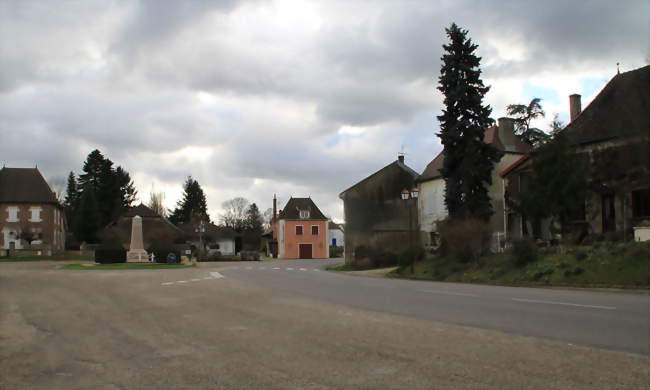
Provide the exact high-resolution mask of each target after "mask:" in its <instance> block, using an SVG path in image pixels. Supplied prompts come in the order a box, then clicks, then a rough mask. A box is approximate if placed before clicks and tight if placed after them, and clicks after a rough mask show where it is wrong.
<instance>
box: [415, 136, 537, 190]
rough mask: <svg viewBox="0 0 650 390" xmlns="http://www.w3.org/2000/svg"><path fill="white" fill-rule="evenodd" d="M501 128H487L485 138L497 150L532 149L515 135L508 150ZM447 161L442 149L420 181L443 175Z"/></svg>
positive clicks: (512, 151) (513, 151)
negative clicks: (500, 135)
mask: <svg viewBox="0 0 650 390" xmlns="http://www.w3.org/2000/svg"><path fill="white" fill-rule="evenodd" d="M498 130H499V128H498V127H497V126H491V127H488V128H487V129H485V136H484V138H483V140H484V141H485V143H487V144H491V145H492V146H494V147H495V148H496V149H497V150H499V151H501V152H511V153H521V154H523V153H526V152H528V151H529V150H530V146H529V145H527V144H525V143H524V142H523V141H521V139H520V138H519V137H517V136H515V139H514V145H512V148H513V149H512V150H506V147H505V146H504V145H503V142H502V140H501V138H500V137H499V131H498ZM444 163H445V155H444V153H443V152H442V151H441V152H440V153H438V155H437V156H436V157H435V158H434V159H433V160H431V162H430V163H429V164H428V165H427V167H426V168H425V169H424V171H423V172H422V174H421V175H420V177H419V178H418V180H417V181H418V182H423V181H428V180H433V179H437V178H439V177H441V176H442V174H441V173H440V170H441V169H442V167H443V166H444Z"/></svg>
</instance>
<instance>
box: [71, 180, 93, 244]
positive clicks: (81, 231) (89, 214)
mask: <svg viewBox="0 0 650 390" xmlns="http://www.w3.org/2000/svg"><path fill="white" fill-rule="evenodd" d="M73 228H74V233H75V237H77V239H78V240H79V241H82V242H84V241H85V242H87V243H95V242H97V236H98V231H99V228H100V213H99V207H98V204H97V199H96V198H95V191H94V189H93V188H92V185H91V184H90V183H87V184H86V185H85V187H84V188H83V191H82V192H81V197H80V198H79V202H78V206H77V208H76V210H75V215H74V224H73Z"/></svg>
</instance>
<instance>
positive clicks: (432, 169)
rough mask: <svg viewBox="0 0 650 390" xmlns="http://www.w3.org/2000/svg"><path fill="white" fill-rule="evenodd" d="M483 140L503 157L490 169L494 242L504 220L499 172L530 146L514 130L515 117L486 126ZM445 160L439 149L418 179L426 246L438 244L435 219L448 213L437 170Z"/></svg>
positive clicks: (419, 213)
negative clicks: (496, 124)
mask: <svg viewBox="0 0 650 390" xmlns="http://www.w3.org/2000/svg"><path fill="white" fill-rule="evenodd" d="M484 140H485V142H486V143H488V144H491V145H492V146H494V147H495V148H497V149H498V150H500V151H501V152H503V157H501V160H499V162H498V163H496V164H495V165H494V168H493V170H492V185H491V186H490V187H489V188H488V193H489V196H490V199H491V202H492V209H493V210H494V214H493V215H492V218H491V219H490V226H491V228H492V231H493V233H494V234H495V243H498V242H500V237H502V236H503V235H504V231H505V222H504V220H503V209H504V207H503V181H502V180H501V177H500V176H499V172H501V171H503V170H504V169H506V168H507V167H508V166H510V165H511V164H512V163H514V162H515V161H517V160H518V159H520V158H521V157H522V156H523V155H524V154H525V153H526V152H528V150H529V149H530V146H529V145H528V144H526V143H524V142H523V141H522V140H521V139H520V138H519V137H518V136H517V135H515V133H514V119H512V118H499V120H498V126H492V127H489V128H487V129H486V130H485V138H484ZM443 164H444V154H443V152H440V153H439V154H438V155H437V156H436V157H435V158H434V159H433V160H432V161H431V162H430V163H429V164H428V165H427V167H426V168H425V169H424V172H422V175H420V177H419V178H418V179H417V185H418V188H419V189H420V196H419V201H418V219H419V222H420V233H421V239H422V243H423V244H424V245H425V246H435V245H437V240H436V236H437V229H436V223H437V222H438V221H442V220H444V219H445V218H446V217H447V209H446V207H445V181H444V179H443V178H442V175H441V173H440V170H441V169H442V167H443Z"/></svg>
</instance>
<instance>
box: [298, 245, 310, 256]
mask: <svg viewBox="0 0 650 390" xmlns="http://www.w3.org/2000/svg"><path fill="white" fill-rule="evenodd" d="M299 250H300V253H299V257H300V258H301V259H311V258H312V252H311V244H300V247H299Z"/></svg>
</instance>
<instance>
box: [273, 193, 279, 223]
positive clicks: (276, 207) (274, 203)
mask: <svg viewBox="0 0 650 390" xmlns="http://www.w3.org/2000/svg"><path fill="white" fill-rule="evenodd" d="M277 216H278V199H277V198H276V197H275V194H273V220H274V221H275V219H276V218H277Z"/></svg>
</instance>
